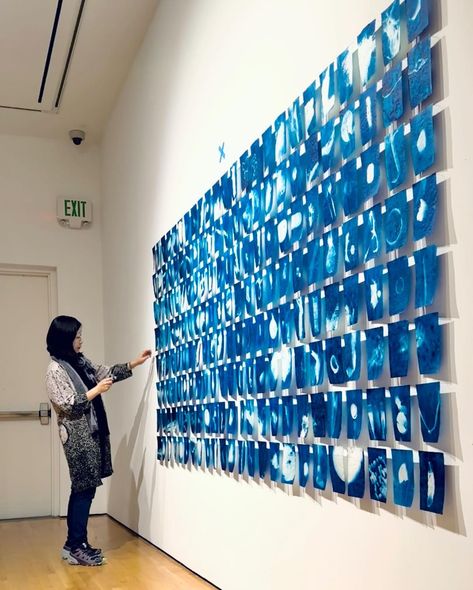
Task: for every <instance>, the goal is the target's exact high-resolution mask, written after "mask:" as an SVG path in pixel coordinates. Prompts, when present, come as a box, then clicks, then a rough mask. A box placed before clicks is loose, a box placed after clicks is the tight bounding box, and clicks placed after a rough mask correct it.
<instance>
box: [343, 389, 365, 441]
mask: <svg viewBox="0 0 473 590" xmlns="http://www.w3.org/2000/svg"><path fill="white" fill-rule="evenodd" d="M362 420H363V393H362V391H361V389H349V390H348V391H347V438H349V439H351V440H358V438H359V437H360V433H361V426H362Z"/></svg>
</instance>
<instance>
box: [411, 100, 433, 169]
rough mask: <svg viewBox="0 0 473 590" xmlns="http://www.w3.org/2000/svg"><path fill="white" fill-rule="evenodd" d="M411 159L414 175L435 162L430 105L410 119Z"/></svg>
mask: <svg viewBox="0 0 473 590" xmlns="http://www.w3.org/2000/svg"><path fill="white" fill-rule="evenodd" d="M411 157H412V166H413V168H414V173H415V174H421V173H422V172H425V171H426V170H427V169H428V168H430V167H431V166H432V165H433V163H434V162H435V135H434V120H433V117H432V105H430V106H429V107H427V108H426V109H425V110H424V111H422V112H421V113H419V114H418V115H416V116H415V117H414V118H413V119H411Z"/></svg>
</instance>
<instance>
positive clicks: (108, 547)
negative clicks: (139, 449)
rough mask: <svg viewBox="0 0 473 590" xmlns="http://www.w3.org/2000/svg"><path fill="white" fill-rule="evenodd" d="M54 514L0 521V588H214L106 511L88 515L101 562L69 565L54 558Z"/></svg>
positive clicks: (59, 526) (62, 526)
mask: <svg viewBox="0 0 473 590" xmlns="http://www.w3.org/2000/svg"><path fill="white" fill-rule="evenodd" d="M65 532H66V523H65V520H64V519H59V518H40V519H27V520H11V521H0V589H1V590H30V589H31V590H33V589H34V590H56V589H57V590H76V589H78V590H155V589H159V590H194V589H195V590H206V589H209V588H215V587H214V586H212V585H211V584H208V583H207V582H205V581H204V580H202V579H201V578H199V577H198V576H196V575H195V574H193V573H192V572H190V571H189V570H187V569H186V568H185V567H183V566H182V565H180V564H179V563H177V562H176V561H174V560H173V559H171V558H170V557H168V556H167V555H166V554H165V553H163V552H161V551H159V549H156V548H155V547H153V546H152V545H150V544H149V543H147V542H146V541H144V540H143V539H140V538H139V537H137V536H135V535H133V534H132V533H131V532H130V531H129V530H128V529H126V528H125V527H123V526H121V525H120V524H118V523H117V522H115V521H114V520H113V519H111V518H109V517H108V516H92V517H91V518H90V520H89V542H90V543H91V545H93V546H94V547H102V549H103V551H104V553H105V555H106V558H107V563H106V564H105V565H103V566H100V567H81V566H72V565H69V564H68V563H67V561H62V560H61V558H60V550H61V547H62V544H63V543H64V535H65Z"/></svg>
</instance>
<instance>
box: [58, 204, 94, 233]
mask: <svg viewBox="0 0 473 590" xmlns="http://www.w3.org/2000/svg"><path fill="white" fill-rule="evenodd" d="M57 218H58V220H59V222H60V223H62V224H63V225H68V226H69V227H70V228H73V229H80V228H81V227H82V226H83V225H87V224H89V223H91V221H92V203H90V202H89V201H84V200H83V199H73V198H64V197H59V198H58V200H57Z"/></svg>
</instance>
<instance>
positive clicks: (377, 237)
mask: <svg viewBox="0 0 473 590" xmlns="http://www.w3.org/2000/svg"><path fill="white" fill-rule="evenodd" d="M381 231H382V215H381V205H380V204H378V205H375V206H374V207H372V208H371V209H368V211H364V213H363V262H368V260H372V259H373V258H376V257H377V256H379V255H380V254H381V251H382V246H383V242H382V239H381Z"/></svg>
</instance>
